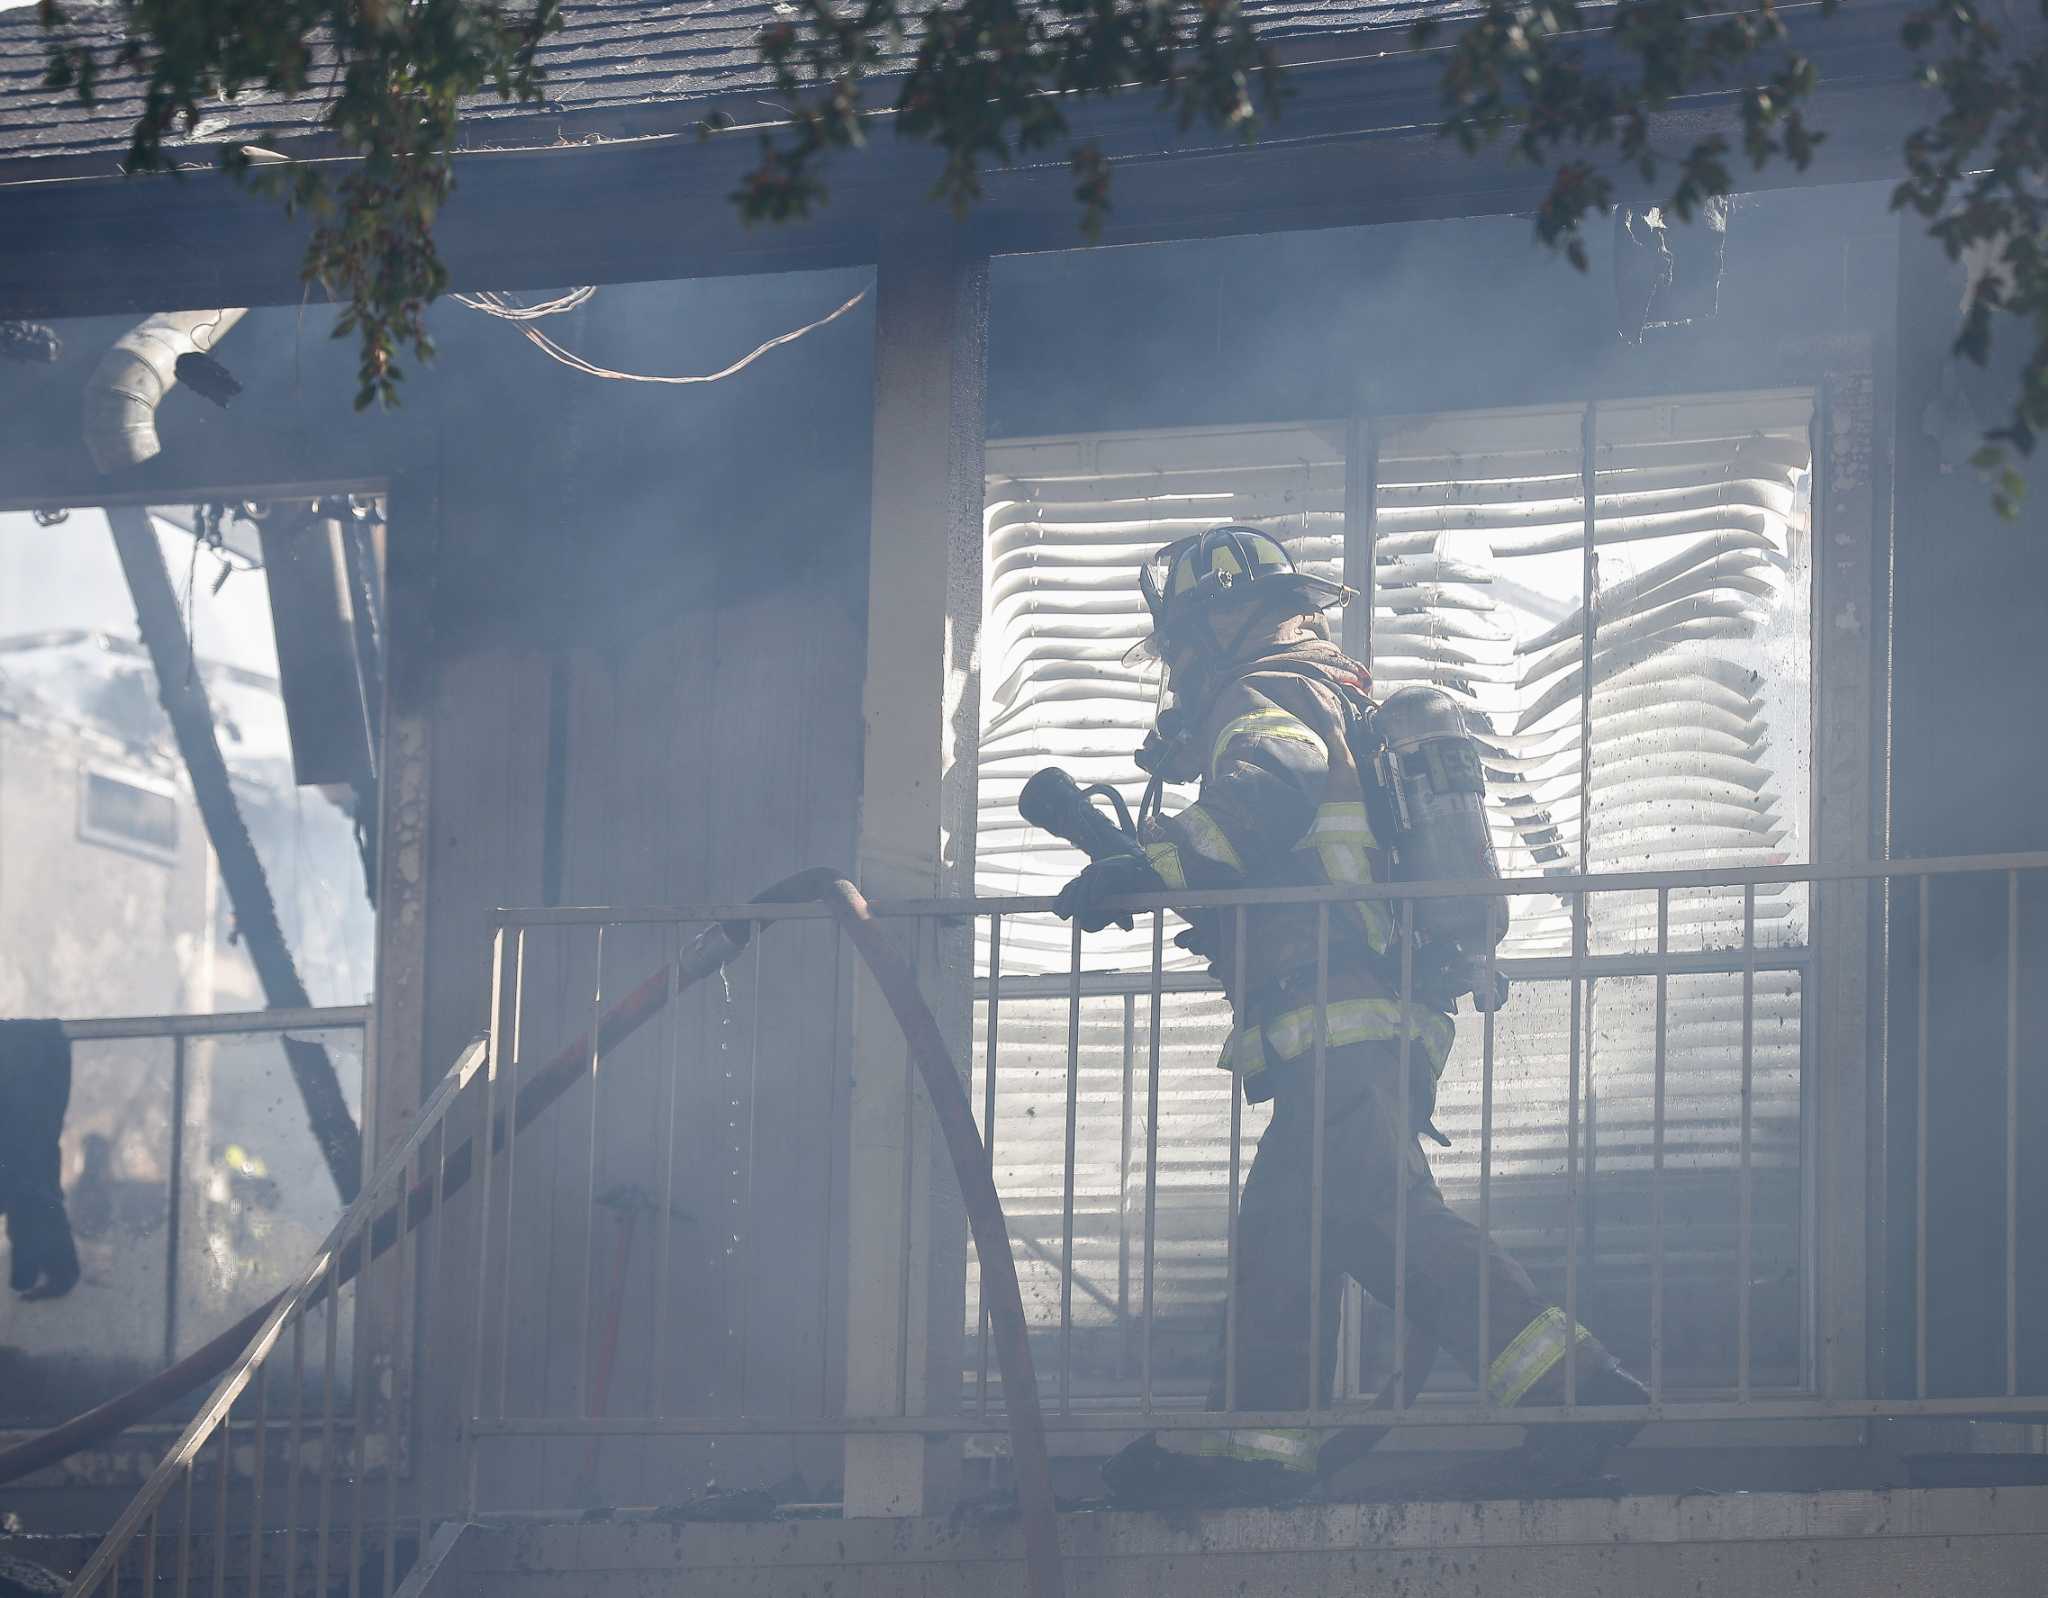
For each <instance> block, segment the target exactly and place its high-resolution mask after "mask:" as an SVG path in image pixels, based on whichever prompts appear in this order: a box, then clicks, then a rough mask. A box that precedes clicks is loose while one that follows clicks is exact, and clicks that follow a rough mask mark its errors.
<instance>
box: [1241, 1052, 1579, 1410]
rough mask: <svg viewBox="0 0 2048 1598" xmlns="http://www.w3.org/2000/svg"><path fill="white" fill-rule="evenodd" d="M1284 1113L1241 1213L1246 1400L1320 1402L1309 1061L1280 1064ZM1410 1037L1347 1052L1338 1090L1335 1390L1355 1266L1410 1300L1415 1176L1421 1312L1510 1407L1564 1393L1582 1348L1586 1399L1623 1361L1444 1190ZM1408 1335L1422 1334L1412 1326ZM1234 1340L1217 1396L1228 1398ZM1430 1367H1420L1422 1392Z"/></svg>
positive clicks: (1327, 1331) (1331, 1245)
mask: <svg viewBox="0 0 2048 1598" xmlns="http://www.w3.org/2000/svg"><path fill="white" fill-rule="evenodd" d="M1279 1069H1282V1070H1285V1071H1286V1073H1287V1074H1286V1075H1285V1076H1284V1077H1282V1078H1281V1079H1280V1080H1279V1082H1278V1084H1277V1089H1276V1092H1275V1094H1274V1100H1273V1120H1272V1124H1271V1125H1270V1126H1269V1127H1268V1128H1267V1130H1266V1133H1265V1136H1264V1137H1262V1138H1261V1139H1260V1140H1259V1147H1258V1152H1257V1154H1256V1155H1255V1156H1254V1157H1253V1159H1252V1168H1251V1173H1250V1175H1249V1176H1248V1177H1247V1178H1246V1180H1245V1188H1244V1198H1243V1202H1242V1206H1241V1208H1240V1210H1239V1217H1238V1253H1237V1258H1238V1269H1237V1329H1236V1349H1237V1380H1236V1393H1235V1395H1234V1396H1235V1399H1236V1403H1235V1407H1236V1408H1237V1409H1239V1410H1293V1409H1306V1408H1307V1407H1308V1393H1309V1386H1308V1382H1309V1361H1308V1347H1309V1318H1310V1317H1309V1252H1310V1247H1309V1245H1310V1239H1309V1214H1310V1205H1311V1192H1310V1187H1311V1174H1312V1171H1313V1153H1314V1148H1313V1139H1312V1129H1311V1124H1310V1123H1311V1120H1312V1117H1313V1113H1314V1108H1315V1078H1314V1072H1313V1068H1312V1066H1311V1064H1310V1062H1309V1061H1308V1060H1306V1059H1303V1060H1299V1061H1296V1062H1293V1063H1292V1064H1290V1065H1288V1066H1285V1067H1280V1068H1279ZM1398 1071H1399V1055H1398V1046H1397V1045H1393V1044H1380V1043H1370V1044H1363V1045H1358V1046H1355V1047H1350V1048H1344V1049H1332V1050H1331V1051H1330V1053H1329V1056H1328V1060H1327V1071H1326V1078H1325V1089H1324V1120H1325V1126H1326V1133H1325V1140H1324V1145H1323V1254H1322V1261H1323V1286H1322V1296H1321V1315H1320V1326H1321V1338H1320V1343H1321V1347H1320V1349H1319V1351H1318V1352H1319V1358H1318V1361H1317V1370H1318V1381H1319V1385H1320V1388H1321V1392H1320V1394H1319V1398H1320V1400H1322V1401H1327V1400H1328V1398H1329V1395H1330V1388H1331V1378H1332V1375H1333V1373H1334V1369H1335V1359H1336V1333H1337V1323H1338V1319H1339V1316H1340V1313H1341V1310H1340V1306H1341V1304H1342V1298H1341V1295H1340V1293H1339V1291H1338V1289H1339V1287H1340V1286H1341V1285H1342V1281H1343V1278H1344V1277H1346V1276H1349V1277H1351V1278H1352V1279H1353V1280H1354V1281H1356V1282H1357V1283H1358V1284H1359V1285H1360V1286H1361V1287H1362V1288H1364V1289H1365V1291H1366V1292H1368V1293H1370V1294H1371V1295H1372V1296H1373V1297H1374V1298H1375V1299H1377V1300H1378V1301H1379V1302H1380V1303H1382V1304H1384V1305H1387V1306H1388V1307H1389V1308H1390V1309H1391V1308H1392V1306H1393V1303H1394V1221H1395V1193H1396V1189H1395V1184H1396V1183H1397V1182H1400V1183H1405V1184H1406V1186H1407V1189H1408V1202H1407V1223H1408V1249H1407V1276H1408V1292H1407V1299H1406V1303H1405V1306H1404V1308H1405V1310H1406V1313H1407V1316H1408V1318H1409V1320H1410V1321H1411V1322H1412V1323H1413V1324H1414V1325H1415V1326H1416V1327H1417V1328H1419V1329H1420V1330H1422V1331H1423V1332H1425V1333H1427V1334H1429V1335H1430V1336H1431V1337H1433V1338H1434V1339H1435V1340H1436V1342H1437V1343H1438V1344H1440V1345H1441V1346H1442V1347H1444V1348H1446V1349H1448V1350H1450V1352H1451V1353H1452V1354H1454V1355H1455V1356H1456V1357H1457V1358H1458V1360H1459V1361H1460V1363H1462V1364H1463V1365H1464V1366H1465V1368H1466V1370H1467V1371H1468V1372H1470V1373H1471V1374H1472V1375H1473V1377H1474V1379H1475V1380H1477V1381H1481V1382H1483V1383H1484V1384H1485V1385H1486V1387H1487V1389H1488V1390H1489V1392H1490V1394H1491V1396H1492V1399H1493V1401H1494V1402H1495V1403H1496V1404H1499V1405H1503V1406H1505V1405H1512V1404H1517V1403H1559V1402H1562V1401H1563V1394H1564V1359H1565V1356H1566V1353H1567V1351H1568V1350H1573V1351H1575V1357H1576V1358H1577V1359H1578V1360H1579V1362H1580V1365H1579V1381H1580V1389H1579V1391H1580V1401H1581V1402H1597V1401H1599V1400H1597V1399H1595V1398H1593V1397H1592V1395H1591V1394H1590V1393H1589V1391H1588V1385H1589V1381H1594V1380H1597V1378H1598V1376H1599V1374H1600V1373H1602V1372H1603V1371H1604V1370H1605V1369H1606V1368H1609V1367H1610V1362H1609V1360H1608V1357H1607V1354H1606V1351H1605V1350H1604V1349H1602V1348H1601V1347H1600V1345H1599V1344H1598V1343H1597V1342H1596V1341H1594V1339H1593V1338H1592V1337H1591V1336H1590V1335H1589V1334H1588V1333H1587V1332H1586V1331H1585V1330H1584V1328H1582V1327H1580V1328H1573V1327H1569V1326H1567V1324H1566V1321H1565V1316H1564V1312H1563V1311H1562V1310H1560V1309H1558V1308H1556V1307H1555V1306H1553V1305H1551V1304H1549V1303H1548V1302H1546V1301H1545V1300H1544V1299H1543V1298H1541V1297H1540V1296H1539V1295H1538V1294H1537V1292H1536V1289H1535V1286H1534V1285H1533V1284H1532V1283H1531V1282H1530V1280H1529V1274H1528V1272H1526V1271H1524V1270H1523V1269H1522V1267H1521V1266H1520V1265H1518V1264H1516V1263H1515V1261H1514V1260H1513V1259H1511V1258H1509V1256H1508V1255H1507V1254H1506V1253H1505V1252H1503V1251H1502V1250H1501V1249H1500V1247H1499V1246H1498V1245H1495V1244H1490V1243H1488V1242H1487V1241H1486V1240H1485V1239H1484V1238H1483V1237H1482V1235H1481V1233H1480V1231H1479V1228H1478V1227H1476V1226H1474V1225H1473V1224H1472V1223H1471V1222H1470V1221H1468V1220H1466V1219H1465V1218H1464V1217H1463V1216H1461V1215H1459V1214H1458V1213H1457V1212H1456V1211H1454V1210H1452V1209H1451V1208H1450V1206H1449V1205H1447V1204H1446V1203H1445V1202H1444V1198H1443V1194H1442V1193H1441V1192H1439V1191H1438V1189H1437V1185H1436V1181H1435V1179H1434V1178H1433V1177H1432V1176H1431V1175H1430V1171H1429V1162H1428V1160H1427V1159H1426V1158H1425V1156H1424V1154H1423V1152H1422V1145H1421V1141H1420V1139H1419V1137H1418V1136H1417V1134H1416V1133H1415V1132H1414V1131H1413V1130H1411V1129H1410V1127H1409V1126H1408V1125H1407V1124H1405V1123H1404V1121H1403V1118H1402V1115H1401V1090H1400V1078H1399V1075H1398ZM1482 1269H1483V1270H1484V1271H1485V1272H1486V1276H1487V1283H1488V1286H1487V1327H1486V1334H1485V1342H1484V1346H1482V1345H1481V1342H1480V1334H1479V1327H1478V1317H1479V1276H1480V1272H1481V1270H1482ZM1401 1335H1403V1336H1404V1337H1405V1336H1406V1335H1407V1333H1406V1329H1405V1328H1404V1329H1403V1330H1402V1333H1401ZM1223 1367H1224V1354H1223V1348H1222V1340H1221V1338H1220V1337H1219V1341H1218V1350H1217V1358H1216V1366H1215V1370H1216V1374H1215V1378H1214V1382H1213V1385H1212V1388H1211V1391H1210V1395H1209V1399H1210V1406H1211V1407H1212V1408H1216V1409H1220V1408H1222V1407H1223V1402H1224V1384H1223ZM1427 1375H1428V1372H1427V1371H1426V1370H1410V1371H1408V1373H1407V1381H1408V1386H1409V1390H1410V1392H1411V1394H1412V1393H1413V1391H1414V1390H1415V1389H1416V1388H1419V1387H1420V1386H1421V1385H1422V1382H1423V1379H1424V1378H1425V1377H1426V1376H1427Z"/></svg>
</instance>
